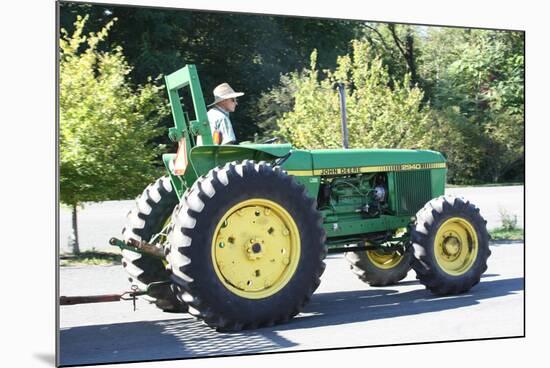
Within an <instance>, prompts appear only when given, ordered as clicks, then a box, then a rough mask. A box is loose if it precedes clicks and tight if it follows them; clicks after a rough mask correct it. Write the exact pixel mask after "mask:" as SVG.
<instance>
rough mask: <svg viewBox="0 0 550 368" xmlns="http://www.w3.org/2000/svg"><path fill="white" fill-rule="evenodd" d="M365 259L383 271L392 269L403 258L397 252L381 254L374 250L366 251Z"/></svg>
mask: <svg viewBox="0 0 550 368" xmlns="http://www.w3.org/2000/svg"><path fill="white" fill-rule="evenodd" d="M367 257H368V258H369V260H370V261H371V262H372V263H373V264H374V265H375V266H376V267H378V268H381V269H383V270H389V269H390V268H394V267H395V266H397V265H398V264H399V263H401V261H402V260H403V256H402V255H399V254H397V252H391V253H383V252H380V251H375V250H368V251H367Z"/></svg>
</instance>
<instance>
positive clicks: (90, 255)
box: [59, 249, 122, 266]
mask: <svg viewBox="0 0 550 368" xmlns="http://www.w3.org/2000/svg"><path fill="white" fill-rule="evenodd" d="M121 263H122V255H121V254H116V253H109V252H99V251H96V250H95V249H92V250H91V251H86V252H80V253H79V254H76V255H62V256H60V259H59V265H60V266H98V265H102V266H106V265H119V264H121Z"/></svg>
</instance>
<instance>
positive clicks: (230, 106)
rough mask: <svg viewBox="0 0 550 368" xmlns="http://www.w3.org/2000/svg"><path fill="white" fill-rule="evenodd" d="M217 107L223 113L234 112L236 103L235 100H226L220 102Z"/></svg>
mask: <svg viewBox="0 0 550 368" xmlns="http://www.w3.org/2000/svg"><path fill="white" fill-rule="evenodd" d="M218 105H220V107H221V108H222V109H224V110H225V111H229V112H235V108H236V107H237V105H238V103H237V99H236V98H228V99H227V100H223V101H220V102H219V103H218Z"/></svg>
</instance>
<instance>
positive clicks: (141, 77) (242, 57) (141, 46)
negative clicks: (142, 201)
mask: <svg viewBox="0 0 550 368" xmlns="http://www.w3.org/2000/svg"><path fill="white" fill-rule="evenodd" d="M84 13H89V14H91V16H90V21H89V24H88V25H87V27H88V28H90V29H97V28H98V27H99V26H100V25H101V24H105V20H109V19H112V18H113V17H117V18H118V19H119V20H118V21H117V27H116V29H113V30H112V31H111V32H109V35H108V37H107V38H106V39H105V42H104V44H103V46H102V47H103V48H104V49H106V50H108V49H109V48H110V47H111V46H112V45H120V46H122V47H123V48H124V52H125V56H126V58H127V60H128V62H129V64H130V65H132V66H133V69H132V71H131V73H130V77H131V78H132V80H133V81H135V82H137V83H145V82H146V78H147V76H150V75H158V74H161V73H163V74H168V73H171V72H173V71H175V70H177V69H179V68H181V67H182V66H184V65H185V64H196V65H197V67H198V71H199V76H200V78H201V87H202V90H203V93H204V95H205V99H206V102H207V103H209V102H211V101H212V100H213V97H212V90H213V89H214V87H215V86H216V85H218V84H220V83H222V82H224V81H226V82H228V83H230V84H231V86H232V87H233V88H235V89H236V90H239V91H243V92H245V93H246V94H245V96H243V97H242V98H241V99H240V101H239V102H240V106H239V108H238V109H237V111H236V112H235V113H234V114H233V117H232V121H233V128H234V129H235V133H236V135H237V138H238V139H239V140H240V141H243V140H248V139H251V138H252V137H253V136H254V134H255V133H257V132H258V131H259V129H258V126H257V124H256V123H257V120H258V118H257V117H258V114H259V113H261V110H260V111H258V109H257V108H256V105H257V100H258V98H259V97H260V95H261V93H262V92H263V91H266V90H268V89H269V88H270V87H271V86H273V85H275V84H276V83H277V81H278V80H279V76H280V74H282V73H288V72H290V71H293V70H300V69H302V68H303V67H305V66H307V63H308V56H309V54H310V52H311V50H312V49H314V48H317V49H318V50H319V60H318V62H319V65H320V67H322V68H327V67H331V68H333V67H334V65H335V61H336V56H337V55H339V54H342V53H347V52H349V41H350V40H351V39H353V38H354V37H355V36H356V34H357V32H358V29H360V27H361V22H358V21H346V20H337V19H334V20H331V19H326V20H323V19H316V18H298V17H283V16H271V15H262V14H242V13H222V12H208V11H196V10H174V9H154V8H135V7H129V6H116V5H100V4H95V5H89V4H73V3H62V4H61V23H62V25H64V26H65V27H71V28H72V27H73V26H72V25H71V23H72V22H71V21H69V20H71V19H76V17H77V16H78V15H79V14H84ZM66 29H69V28H66ZM163 124H164V125H165V126H171V125H172V121H171V119H170V118H167V119H165V120H164V121H163ZM164 142H166V141H164Z"/></svg>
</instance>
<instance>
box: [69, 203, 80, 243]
mask: <svg viewBox="0 0 550 368" xmlns="http://www.w3.org/2000/svg"><path fill="white" fill-rule="evenodd" d="M72 222H73V229H72V230H73V233H72V236H71V243H70V244H69V246H70V247H71V248H72V249H73V254H79V253H80V245H79V243H78V219H77V207H76V204H75V205H73V215H72Z"/></svg>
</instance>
